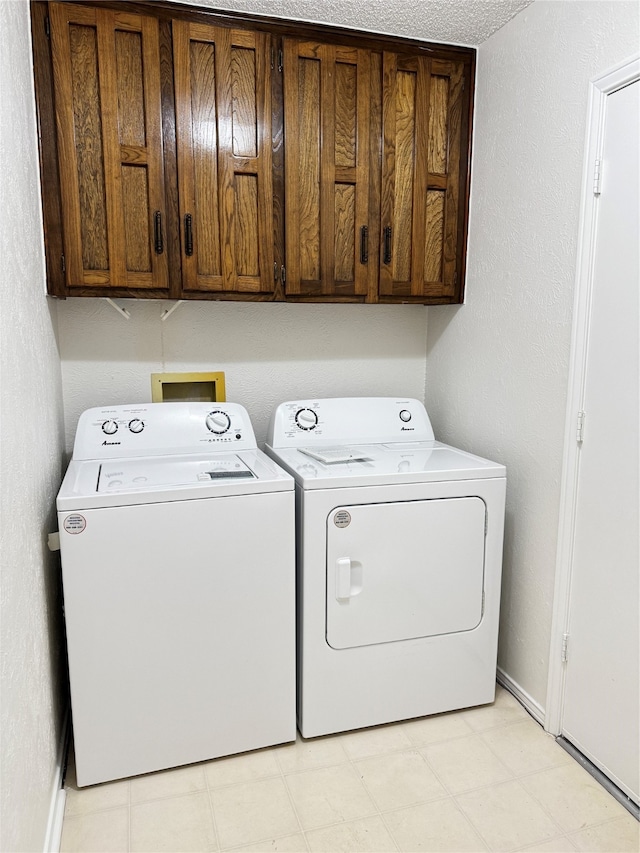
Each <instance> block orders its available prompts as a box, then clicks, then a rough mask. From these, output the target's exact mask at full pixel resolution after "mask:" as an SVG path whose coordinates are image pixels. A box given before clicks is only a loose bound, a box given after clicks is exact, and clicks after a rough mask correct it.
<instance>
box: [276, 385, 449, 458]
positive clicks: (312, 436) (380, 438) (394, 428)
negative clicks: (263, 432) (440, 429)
mask: <svg viewBox="0 0 640 853" xmlns="http://www.w3.org/2000/svg"><path fill="white" fill-rule="evenodd" d="M433 440H434V435H433V429H432V427H431V422H430V420H429V416H428V415H427V412H426V410H425V407H424V406H423V405H422V403H421V402H420V401H419V400H414V399H411V398H407V397H340V398H330V399H325V400H292V401H289V402H287V403H281V404H280V405H279V406H278V407H277V409H276V410H275V412H274V413H273V417H272V418H271V423H270V425H269V432H268V437H267V444H268V445H269V446H270V447H301V446H303V447H308V446H310V445H314V444H318V445H324V446H330V445H332V444H349V443H357V444H384V443H395V442H415V441H433Z"/></svg>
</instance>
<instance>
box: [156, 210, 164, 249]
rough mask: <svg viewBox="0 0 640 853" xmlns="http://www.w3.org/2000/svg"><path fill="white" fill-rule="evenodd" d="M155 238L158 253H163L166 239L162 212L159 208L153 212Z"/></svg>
mask: <svg viewBox="0 0 640 853" xmlns="http://www.w3.org/2000/svg"><path fill="white" fill-rule="evenodd" d="M153 238H154V243H155V250H156V255H161V254H162V253H163V252H164V239H163V237H162V213H160V211H159V210H156V212H155V213H154V214H153Z"/></svg>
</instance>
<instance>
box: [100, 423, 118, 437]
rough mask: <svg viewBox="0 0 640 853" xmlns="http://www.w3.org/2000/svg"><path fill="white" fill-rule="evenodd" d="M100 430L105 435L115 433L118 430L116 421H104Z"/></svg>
mask: <svg viewBox="0 0 640 853" xmlns="http://www.w3.org/2000/svg"><path fill="white" fill-rule="evenodd" d="M102 432H103V433H104V434H105V435H115V434H116V433H117V432H118V423H117V421H113V420H110V421H105V422H104V423H103V424H102Z"/></svg>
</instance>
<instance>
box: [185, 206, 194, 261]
mask: <svg viewBox="0 0 640 853" xmlns="http://www.w3.org/2000/svg"><path fill="white" fill-rule="evenodd" d="M184 253H185V255H188V256H190V255H193V217H192V216H191V214H190V213H186V214H185V217H184Z"/></svg>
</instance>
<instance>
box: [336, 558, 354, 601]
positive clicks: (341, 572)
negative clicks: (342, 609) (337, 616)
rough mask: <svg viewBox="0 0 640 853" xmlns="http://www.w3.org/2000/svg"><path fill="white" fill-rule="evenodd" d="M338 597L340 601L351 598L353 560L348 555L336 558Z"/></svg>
mask: <svg viewBox="0 0 640 853" xmlns="http://www.w3.org/2000/svg"><path fill="white" fill-rule="evenodd" d="M336 598H337V600H338V601H345V600H346V599H348V598H351V560H350V559H349V558H348V557H343V558H342V559H339V560H336Z"/></svg>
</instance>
